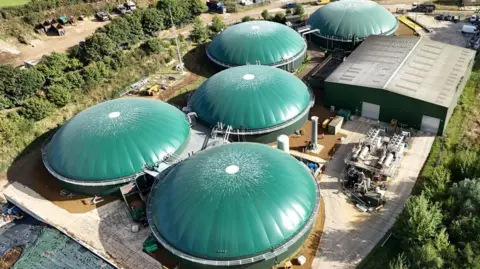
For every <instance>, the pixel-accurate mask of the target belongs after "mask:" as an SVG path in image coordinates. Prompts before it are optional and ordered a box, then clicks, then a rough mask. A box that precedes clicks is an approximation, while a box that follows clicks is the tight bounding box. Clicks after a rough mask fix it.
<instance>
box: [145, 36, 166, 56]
mask: <svg viewBox="0 0 480 269" xmlns="http://www.w3.org/2000/svg"><path fill="white" fill-rule="evenodd" d="M141 48H142V49H143V50H144V51H145V52H146V53H147V54H156V53H160V52H162V51H163V50H164V46H163V42H162V41H161V40H159V39H157V38H152V39H149V40H147V41H145V42H144V43H143V44H142V46H141Z"/></svg>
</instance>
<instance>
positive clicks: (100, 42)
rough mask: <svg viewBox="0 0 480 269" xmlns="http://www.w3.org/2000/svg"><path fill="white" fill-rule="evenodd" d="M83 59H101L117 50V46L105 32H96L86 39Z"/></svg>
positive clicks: (90, 60)
mask: <svg viewBox="0 0 480 269" xmlns="http://www.w3.org/2000/svg"><path fill="white" fill-rule="evenodd" d="M84 46H85V51H84V53H85V54H84V57H83V60H84V61H85V62H86V63H89V62H96V61H101V60H102V59H103V57H105V56H110V55H113V54H115V53H116V52H117V46H116V45H115V43H114V42H113V41H112V40H111V39H110V38H109V37H108V36H107V35H106V34H105V33H95V34H94V35H92V36H91V37H88V38H87V39H86V40H85V44H84Z"/></svg>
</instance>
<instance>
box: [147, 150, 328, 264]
mask: <svg viewBox="0 0 480 269" xmlns="http://www.w3.org/2000/svg"><path fill="white" fill-rule="evenodd" d="M319 199H320V194H319V189H318V186H317V184H316V181H315V179H314V177H313V175H312V174H311V172H310V171H309V170H308V169H307V167H306V166H305V165H304V164H302V163H300V162H299V161H297V160H296V159H295V158H293V157H292V156H290V155H289V154H288V153H285V152H282V151H280V150H278V149H276V148H272V147H270V146H267V145H262V144H258V143H246V142H245V143H233V144H227V145H222V146H216V147H213V148H210V149H207V150H204V151H201V152H200V153H197V154H195V155H193V156H192V157H190V158H188V159H186V160H185V161H183V162H181V163H179V164H178V165H177V166H175V167H174V168H173V169H172V170H171V171H170V172H169V173H168V174H167V175H166V176H165V177H164V178H163V179H160V180H158V181H157V182H156V184H155V185H154V187H153V188H152V193H151V195H150V199H149V202H148V206H147V208H148V209H147V212H148V218H149V224H150V229H151V230H152V232H153V233H154V235H155V237H156V238H157V240H158V241H159V242H160V243H161V244H162V245H163V246H164V247H165V248H167V250H169V251H170V252H171V253H173V254H174V255H176V257H177V258H178V259H179V260H183V261H184V262H187V264H189V265H188V266H187V267H186V268H198V266H200V267H201V265H210V266H211V267H210V268H212V267H215V268H218V267H222V266H223V267H231V266H233V267H235V266H239V265H241V266H244V267H241V268H250V267H249V266H248V265H249V264H255V266H254V267H255V268H269V267H268V264H269V263H273V261H274V260H275V257H276V258H277V259H278V261H281V260H282V258H285V257H288V256H289V255H291V254H292V253H293V252H294V251H296V249H297V248H298V247H299V246H301V245H302V244H303V240H304V239H305V238H306V237H307V236H308V234H309V232H310V230H311V228H312V225H313V222H314V219H315V216H316V212H317V209H318V205H319ZM256 263H262V266H263V267H262V266H260V267H259V266H258V264H256ZM212 265H214V266H212ZM204 268H205V267H204Z"/></svg>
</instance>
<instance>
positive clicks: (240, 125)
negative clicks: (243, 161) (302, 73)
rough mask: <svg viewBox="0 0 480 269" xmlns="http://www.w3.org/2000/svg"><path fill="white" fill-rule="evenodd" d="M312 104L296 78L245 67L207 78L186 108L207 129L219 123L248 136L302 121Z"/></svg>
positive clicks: (310, 98) (262, 68) (307, 89)
mask: <svg viewBox="0 0 480 269" xmlns="http://www.w3.org/2000/svg"><path fill="white" fill-rule="evenodd" d="M313 102H314V100H313V94H312V93H311V91H310V90H309V88H308V87H307V85H305V83H303V81H302V80H300V79H298V78H297V77H296V76H294V75H292V74H290V73H288V72H286V71H283V70H281V69H278V68H274V67H269V66H260V65H247V66H239V67H234V68H230V69H226V70H224V71H222V72H220V73H217V74H216V75H214V76H212V77H211V78H209V79H208V80H207V81H205V82H204V83H203V84H202V85H201V86H200V87H199V88H198V89H197V90H196V91H195V93H194V94H193V95H192V96H191V98H190V100H189V106H190V108H191V109H192V110H193V111H195V112H196V113H197V115H198V117H199V119H200V120H201V121H203V122H206V123H207V124H209V125H210V126H215V125H216V124H217V123H218V122H221V123H222V124H224V125H226V126H228V125H230V126H232V128H233V129H234V130H239V132H242V130H243V132H244V133H247V134H248V133H268V132H271V131H272V130H273V129H278V128H284V127H286V126H288V125H290V124H291V123H292V122H295V121H297V120H298V119H300V118H303V117H305V115H307V114H308V112H309V110H310V108H311V106H313ZM234 132H235V131H234Z"/></svg>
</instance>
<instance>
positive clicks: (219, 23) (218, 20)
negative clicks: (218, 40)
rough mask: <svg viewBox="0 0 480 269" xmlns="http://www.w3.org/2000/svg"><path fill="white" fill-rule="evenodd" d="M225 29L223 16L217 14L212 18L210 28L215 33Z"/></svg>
mask: <svg viewBox="0 0 480 269" xmlns="http://www.w3.org/2000/svg"><path fill="white" fill-rule="evenodd" d="M223 29H225V23H224V22H223V18H222V17H220V16H218V15H215V16H213V18H212V25H211V26H210V30H211V31H212V32H213V34H218V33H220V32H221V31H223Z"/></svg>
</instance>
